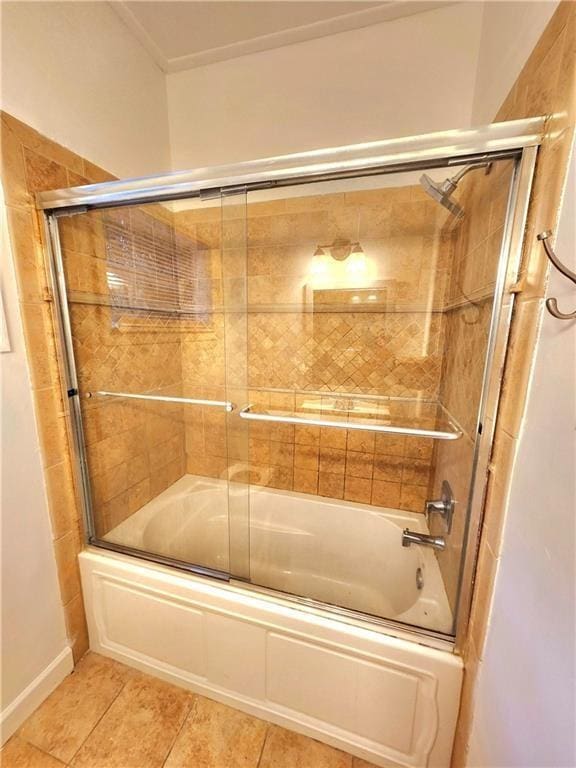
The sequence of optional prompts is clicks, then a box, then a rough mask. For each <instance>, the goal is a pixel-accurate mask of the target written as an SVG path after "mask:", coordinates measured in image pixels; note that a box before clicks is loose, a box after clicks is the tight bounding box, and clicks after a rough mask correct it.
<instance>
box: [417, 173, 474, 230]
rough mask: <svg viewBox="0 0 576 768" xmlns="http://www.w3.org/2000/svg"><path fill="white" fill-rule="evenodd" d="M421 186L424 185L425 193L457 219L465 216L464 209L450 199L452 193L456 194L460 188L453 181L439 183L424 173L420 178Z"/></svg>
mask: <svg viewBox="0 0 576 768" xmlns="http://www.w3.org/2000/svg"><path fill="white" fill-rule="evenodd" d="M420 184H422V186H423V188H424V191H425V192H427V193H428V194H429V195H430V197H431V198H433V199H434V200H436V201H437V202H438V203H440V205H443V206H444V208H447V209H448V210H449V211H450V213H451V214H452V215H453V216H456V218H457V219H460V218H462V216H464V209H463V208H462V207H461V206H460V205H458V203H457V202H456V201H455V200H452V198H451V197H450V195H451V194H452V192H454V190H455V189H456V187H457V186H458V184H457V183H455V182H454V181H452V179H446V181H442V182H438V181H434V180H433V179H431V178H430V176H428V174H426V173H423V174H422V176H420Z"/></svg>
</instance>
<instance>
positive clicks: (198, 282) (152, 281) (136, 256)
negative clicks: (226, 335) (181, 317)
mask: <svg viewBox="0 0 576 768" xmlns="http://www.w3.org/2000/svg"><path fill="white" fill-rule="evenodd" d="M103 223H104V233H105V240H106V276H107V283H108V290H109V293H110V299H111V303H112V305H113V306H115V307H117V308H118V309H124V310H128V311H130V310H134V311H141V310H143V311H154V312H160V313H166V314H170V315H173V314H174V313H178V314H180V313H186V314H195V315H196V314H200V315H204V314H206V313H208V312H210V310H211V309H212V303H213V302H212V289H213V287H214V286H213V281H212V280H211V260H212V252H211V251H209V250H207V249H205V248H203V247H202V244H201V243H197V242H196V241H195V240H194V238H193V237H192V236H190V235H189V234H186V233H183V232H178V231H175V230H174V228H173V227H172V226H171V225H170V224H168V223H166V222H164V221H161V220H159V219H157V218H155V217H153V216H150V215H149V214H147V213H144V212H143V211H141V210H131V209H128V208H124V209H121V210H114V211H106V212H104V214H103Z"/></svg>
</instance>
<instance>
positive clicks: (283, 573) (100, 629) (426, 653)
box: [80, 476, 462, 768]
mask: <svg viewBox="0 0 576 768" xmlns="http://www.w3.org/2000/svg"><path fill="white" fill-rule="evenodd" d="M225 493H226V489H225V486H224V485H223V484H222V483H220V482H219V481H212V480H206V479H203V478H197V477H192V476H186V477H184V478H181V480H179V481H178V482H177V483H175V484H174V485H173V486H172V487H171V488H169V489H168V490H167V491H165V492H164V493H163V494H161V495H160V496H159V497H158V498H156V499H154V501H152V502H151V503H150V504H147V505H146V506H145V507H143V508H142V509H140V510H139V511H138V512H136V513H135V514H134V515H133V516H132V517H131V518H129V519H128V520H126V521H125V522H124V523H122V524H121V525H119V526H118V527H117V528H115V529H114V530H113V531H111V532H110V534H109V535H108V536H107V538H110V540H114V541H115V542H116V543H124V544H128V545H130V546H132V547H133V546H142V547H145V548H147V549H149V550H150V549H151V550H154V551H157V552H164V553H165V554H169V555H170V556H172V557H181V558H183V559H186V560H190V561H192V562H196V563H201V564H203V565H205V566H207V567H217V568H219V569H224V570H225V569H226V568H227V566H228V562H227V552H228V547H227V542H228V530H227V522H228V515H227V514H224V513H223V511H222V510H223V509H224V508H225V507H224V506H223V503H222V502H225V500H226V498H225ZM250 501H251V509H250V517H251V532H250V547H251V560H250V564H251V578H252V581H253V582H255V583H257V584H260V585H265V586H266V587H270V588H274V589H280V590H284V591H287V592H290V593H295V594H302V595H307V596H308V597H311V598H314V599H316V600H319V601H323V602H328V603H334V604H336V605H340V606H343V607H351V608H353V609H355V610H363V611H366V612H368V613H372V614H375V615H385V616H387V617H388V618H395V619H397V620H401V621H404V622H408V623H410V622H416V623H425V622H426V621H429V622H431V623H434V624H435V625H436V626H437V623H438V621H440V622H441V621H443V620H445V621H446V622H449V621H450V612H449V610H448V607H447V602H446V596H445V594H444V592H443V588H442V582H441V580H440V577H439V573H438V568H437V566H436V562H435V558H434V555H433V553H432V552H430V551H428V550H423V549H422V548H419V547H411V548H409V549H405V548H402V547H401V543H400V533H401V529H402V528H403V527H404V526H405V525H407V524H409V525H410V526H411V527H412V528H416V529H420V530H424V520H423V519H422V517H421V516H419V515H412V514H410V513H400V512H397V511H394V510H382V511H375V510H374V509H373V508H371V507H368V506H366V505H362V504H352V503H348V502H344V503H343V502H336V501H332V500H327V499H321V498H317V497H313V496H308V495H305V494H294V493H287V492H283V491H275V490H269V489H253V491H252V493H251V499H250ZM237 507H238V505H237V504H236V503H235V502H234V501H233V502H232V504H231V507H230V509H231V515H232V516H234V515H235V514H237V513H238V508H237ZM236 522H237V521H236ZM342 537H344V541H345V546H342V544H341V542H342V540H343V539H342ZM224 544H225V545H226V546H224ZM80 565H81V573H82V584H83V592H84V599H85V603H86V612H87V617H88V627H89V633H90V645H91V647H92V649H93V650H95V651H97V652H99V653H103V654H105V655H108V656H111V657H113V658H116V659H118V660H119V661H123V662H124V663H127V664H130V665H132V666H135V667H137V668H139V669H142V670H144V671H146V672H149V673H151V674H155V675H158V676H159V677H162V678H163V679H166V680H168V681H171V682H174V683H176V684H179V685H183V686H186V687H187V688H189V689H191V690H193V691H196V692H198V693H201V694H203V695H206V696H209V697H211V698H214V699H216V700H218V701H222V702H223V703H226V704H229V705H231V706H234V707H236V708H238V709H242V710H244V711H246V712H249V713H251V714H253V715H256V716H258V717H261V718H264V719H266V720H269V721H271V722H275V723H278V724H279V725H283V726H285V727H287V728H291V729H293V730H296V731H299V732H302V733H305V734H307V735H309V736H312V737H314V738H317V739H320V740H321V741H324V742H326V743H328V744H331V745H333V746H336V747H338V748H340V749H343V750H345V751H348V752H351V753H352V754H355V755H358V756H359V757H363V758H365V759H366V760H369V761H371V762H373V763H375V764H376V765H382V766H384V765H386V766H389V765H398V766H418V767H420V766H421V767H422V768H424V766H428V767H432V766H436V767H437V768H448V766H449V764H450V755H451V749H452V741H453V736H454V728H455V723H456V718H457V713H458V705H459V696H460V687H461V679H462V665H461V661H460V659H459V658H458V657H457V656H455V655H454V654H453V653H452V652H451V649H450V647H449V645H448V644H447V643H444V642H442V641H439V640H434V639H432V638H425V637H423V636H420V637H419V638H417V639H416V640H417V641H415V639H414V638H413V637H412V636H411V635H410V634H409V633H408V632H403V631H401V630H398V629H395V628H391V627H385V626H378V625H375V624H373V623H368V622H367V621H363V620H360V619H358V620H356V619H353V618H351V617H350V616H348V617H347V618H346V620H345V621H344V620H342V619H341V618H340V617H339V616H337V615H335V614H334V613H331V612H329V611H327V610H324V609H322V608H319V607H315V606H302V605H296V604H295V603H294V602H291V601H289V600H286V599H285V598H284V597H282V595H280V594H278V593H274V592H264V593H262V592H260V591H255V590H253V589H252V588H251V587H244V586H242V585H241V584H238V583H234V582H232V583H227V582H220V581H217V580H215V579H209V578H202V577H200V576H195V575H192V574H188V573H184V572H182V571H178V570H176V569H172V568H166V567H162V566H159V565H156V564H151V563H147V562H145V561H143V560H140V559H137V558H130V557H127V556H124V555H117V554H114V553H112V552H107V551H105V550H102V549H93V548H89V549H88V550H86V551H84V552H82V553H81V554H80ZM418 567H420V568H422V569H423V576H424V587H423V588H422V589H421V590H419V589H418V588H417V586H416V569H417V568H418ZM222 768H225V766H223V767H222ZM310 768H314V767H313V766H310Z"/></svg>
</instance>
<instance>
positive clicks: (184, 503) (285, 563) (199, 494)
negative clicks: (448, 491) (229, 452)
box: [104, 475, 452, 633]
mask: <svg viewBox="0 0 576 768" xmlns="http://www.w3.org/2000/svg"><path fill="white" fill-rule="evenodd" d="M249 494H250V495H249V499H248V496H247V492H246V489H245V486H236V487H234V486H233V485H232V486H231V487H230V504H228V486H227V483H226V482H225V481H223V480H212V479H207V478H203V477H197V476H194V475H185V476H184V477H182V478H180V480H178V481H177V482H176V483H174V484H173V485H172V486H170V488H168V489H166V490H165V491H164V492H163V493H161V494H160V495H159V496H157V497H156V498H155V499H153V500H152V501H151V502H149V503H148V504H146V505H145V506H144V507H142V508H141V509H140V510H138V512H136V513H135V514H133V515H132V516H131V517H129V518H128V519H127V520H125V521H124V522H123V523H121V524H120V525H118V526H117V527H116V528H114V529H113V530H111V531H110V532H109V533H108V534H107V535H106V536H105V537H104V538H105V539H106V540H107V541H111V542H113V543H115V544H122V545H126V546H131V547H136V548H138V549H144V550H147V551H149V552H153V553H156V554H161V555H165V556H167V557H172V558H174V559H177V560H183V561H186V562H190V563H195V564H197V565H202V566H205V567H207V568H214V569H217V570H222V571H228V569H229V535H228V530H229V520H230V519H232V518H233V517H234V516H236V518H237V519H238V518H243V519H244V520H246V523H247V522H248V514H247V513H248V509H249V540H250V574H249V575H250V580H251V582H252V583H253V584H256V585H259V586H264V587H268V588H271V589H276V590H279V591H281V592H286V593H288V594H292V595H299V596H303V597H307V598H310V599H313V600H318V601H320V602H322V603H327V604H329V605H336V606H340V607H343V608H349V609H351V610H356V611H361V612H363V613H367V614H371V615H374V616H379V617H382V618H386V619H394V620H396V621H402V622H405V623H407V624H416V625H418V626H422V627H425V628H428V629H433V630H437V631H439V632H445V633H449V632H450V631H451V627H452V615H451V612H450V606H449V603H448V599H447V597H446V592H445V590H444V584H443V581H442V578H441V575H440V570H439V568H438V563H437V561H436V558H435V556H434V553H433V552H432V551H431V550H428V549H424V548H422V547H417V546H412V547H409V548H407V547H403V546H402V543H401V534H402V530H403V529H404V528H406V527H408V528H410V529H411V530H414V531H419V532H422V533H424V532H426V531H427V528H426V523H425V520H424V517H423V516H422V515H419V514H415V513H411V512H400V511H398V510H393V509H375V508H374V507H371V506H369V505H367V504H356V503H354V502H349V501H338V500H335V499H326V498H322V497H319V496H312V495H310V494H304V493H294V492H291V491H278V490H274V489H270V488H261V487H258V486H251V488H250V490H249ZM248 502H249V507H248ZM418 569H420V572H419V576H420V578H421V579H422V581H423V587H422V588H421V589H418V586H417V571H418Z"/></svg>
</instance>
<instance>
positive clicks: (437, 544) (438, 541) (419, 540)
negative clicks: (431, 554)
mask: <svg viewBox="0 0 576 768" xmlns="http://www.w3.org/2000/svg"><path fill="white" fill-rule="evenodd" d="M411 544H423V545H424V546H425V547H432V548H433V549H441V550H442V549H446V539H445V538H444V536H428V534H426V533H416V532H415V531H411V530H409V529H408V528H404V530H403V532H402V546H403V547H409V546H410V545H411Z"/></svg>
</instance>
